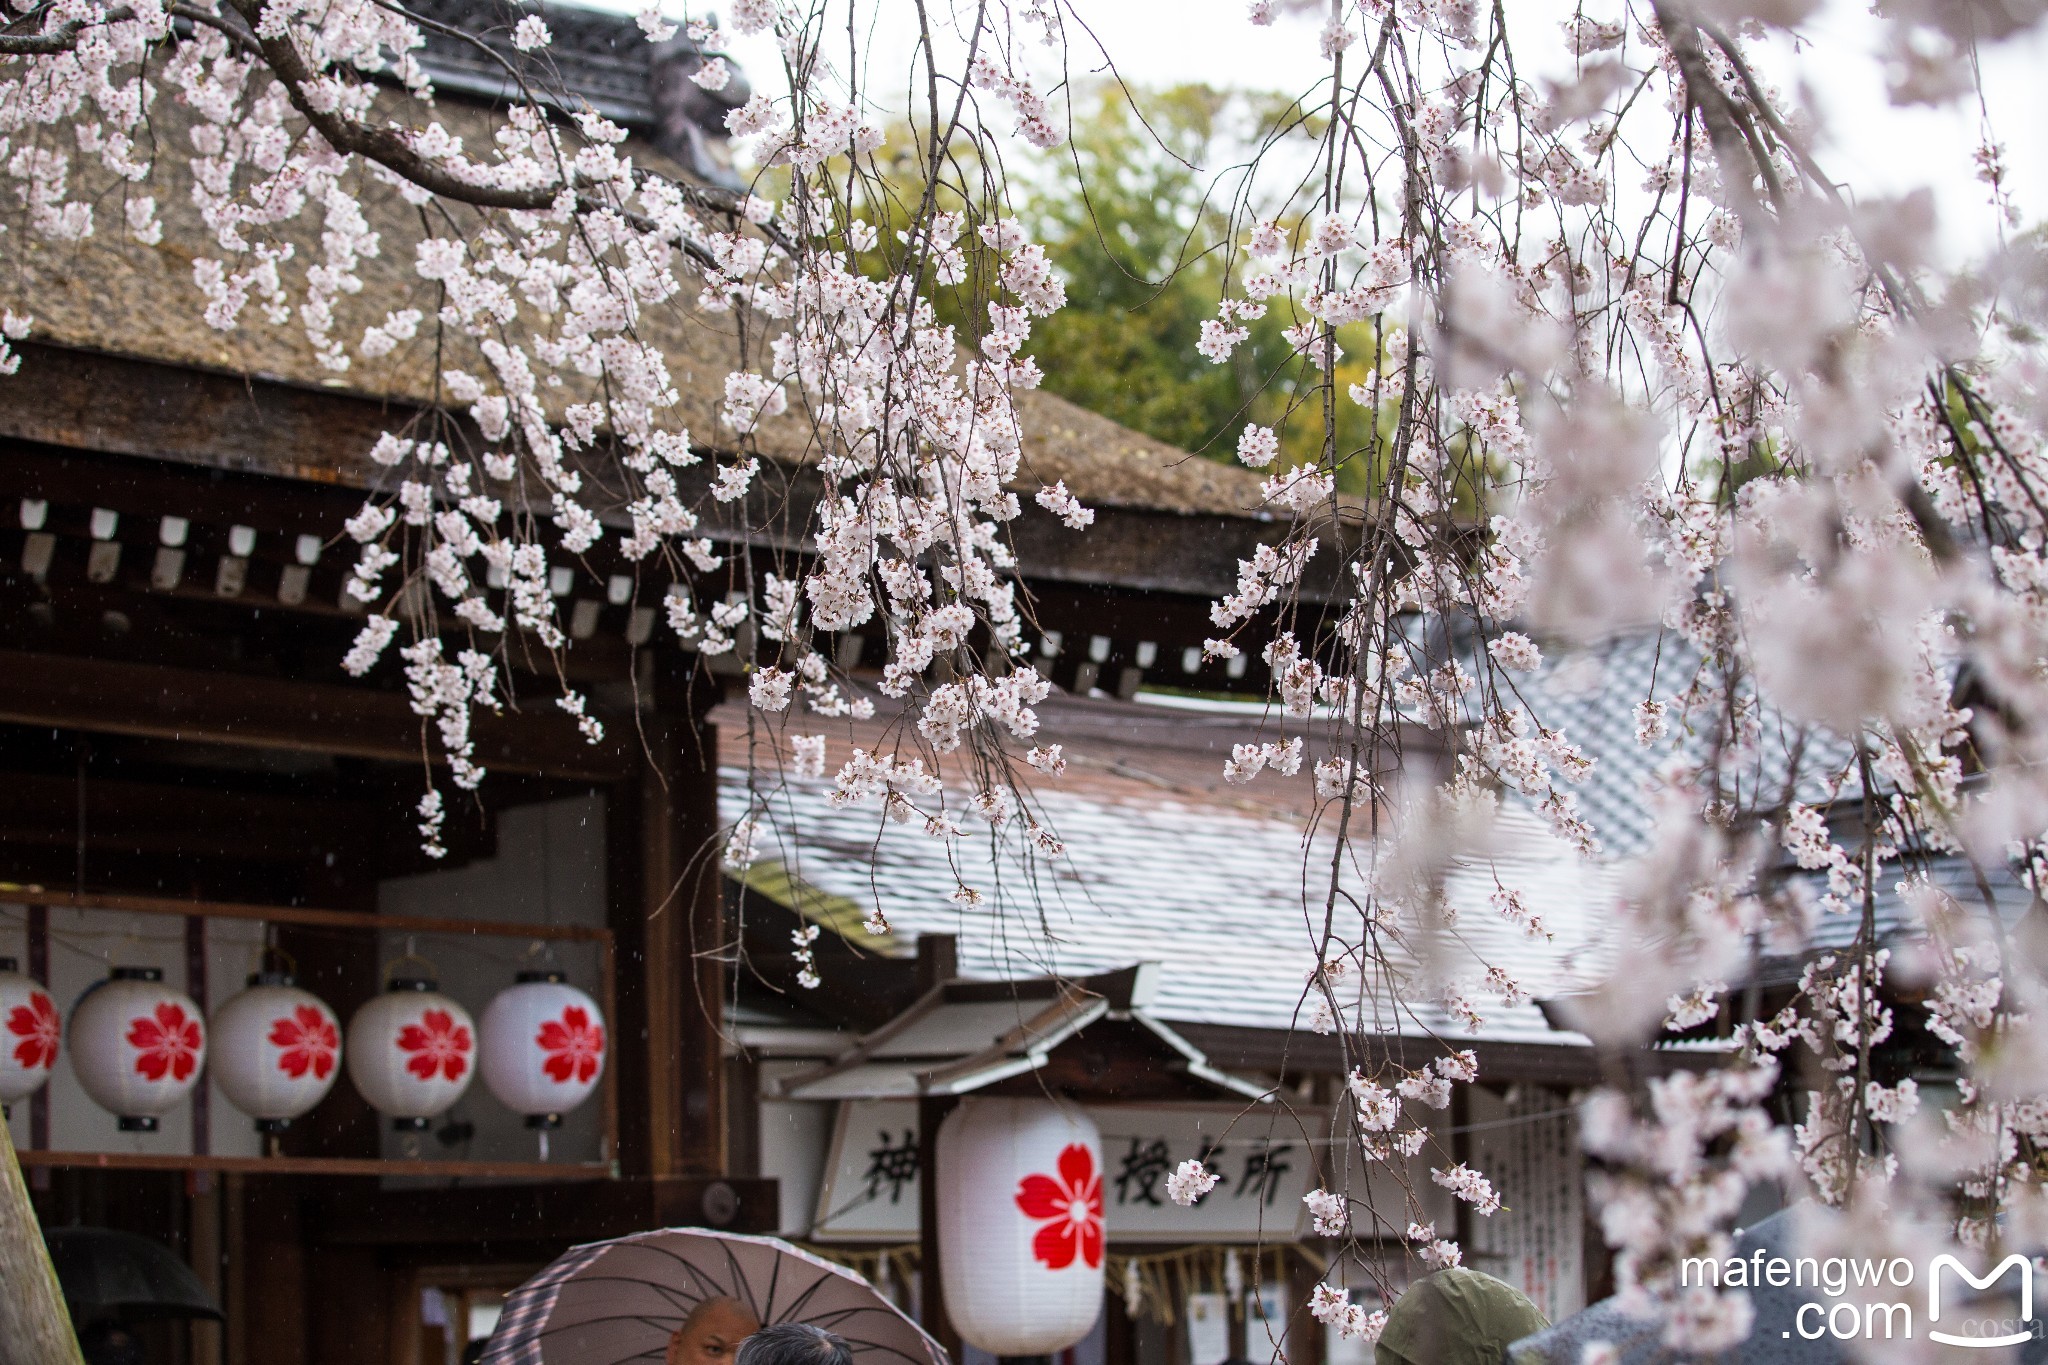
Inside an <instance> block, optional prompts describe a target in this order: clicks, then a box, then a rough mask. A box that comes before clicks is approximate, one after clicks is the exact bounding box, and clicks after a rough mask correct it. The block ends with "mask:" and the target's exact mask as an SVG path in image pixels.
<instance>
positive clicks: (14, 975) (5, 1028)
mask: <svg viewBox="0 0 2048 1365" xmlns="http://www.w3.org/2000/svg"><path fill="white" fill-rule="evenodd" d="M63 1036H64V1024H63V1021H62V1020H60V1019H59V1018H58V1017H57V1003H56V1001H54V1000H52V999H50V993H49V992H48V991H46V990H44V989H43V988H42V986H40V985H39V984H37V983H36V981H35V980H34V979H32V978H30V977H26V976H23V975H22V974H21V973H20V972H18V971H16V970H15V962H14V959H13V958H11V957H0V1104H12V1103H14V1102H15V1101H16V1100H19V1099H25V1098H27V1097H28V1096H30V1095H33V1094H34V1093H35V1092H36V1091H38V1090H40V1089H42V1086H43V1082H44V1081H47V1080H49V1079H50V1073H51V1072H52V1071H54V1070H55V1069H56V1067H57V1049H58V1040H59V1039H61V1038H62V1037H63Z"/></svg>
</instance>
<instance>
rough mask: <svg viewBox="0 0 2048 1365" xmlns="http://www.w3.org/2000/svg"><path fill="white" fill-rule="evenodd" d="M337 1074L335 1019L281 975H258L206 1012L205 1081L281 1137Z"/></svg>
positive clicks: (338, 1043) (338, 1023) (321, 1096)
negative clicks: (209, 1024) (209, 1030)
mask: <svg viewBox="0 0 2048 1365" xmlns="http://www.w3.org/2000/svg"><path fill="white" fill-rule="evenodd" d="M340 1074H341V1021H340V1020H338V1019H336V1018H335V1016H334V1011H333V1010H331V1009H329V1008H327V1005H326V1003H325V1002H324V1001H322V1000H321V999H320V998H319V997H318V996H316V995H314V994H312V993H311V992H309V991H302V990H300V989H299V988H298V983H297V982H295V981H294V980H293V979H292V977H291V975H290V974H289V973H286V972H258V973H257V974H256V975H254V976H252V977H250V978H249V989H247V990H245V991H243V992H242V993H241V994H240V995H238V996H236V997H235V998H234V999H232V1000H230V1001H228V1002H227V1003H226V1004H225V1005H222V1006H221V1007H220V1008H219V1009H217V1010H215V1011H214V1012H213V1080H214V1084H216V1085H218V1086H219V1087H220V1092H221V1094H223V1095H225V1096H227V1100H228V1103H229V1104H232V1105H233V1106H235V1108H237V1109H239V1110H241V1111H242V1112H243V1113H245V1114H247V1115H249V1116H250V1117H251V1118H253V1119H255V1120H256V1131H257V1132H259V1133H281V1132H283V1131H284V1130H285V1128H286V1127H287V1126H289V1125H290V1123H291V1121H292V1120H293V1119H295V1118H297V1117H298V1116H299V1115H301V1114H303V1113H305V1112H306V1111H307V1110H309V1109H311V1108H312V1107H313V1106H314V1105H316V1104H318V1103H320V1101H321V1100H323V1099H325V1098H326V1097H327V1092H328V1091H329V1090H332V1089H333V1088H334V1081H335V1078H336V1077H337V1076H339V1075H340Z"/></svg>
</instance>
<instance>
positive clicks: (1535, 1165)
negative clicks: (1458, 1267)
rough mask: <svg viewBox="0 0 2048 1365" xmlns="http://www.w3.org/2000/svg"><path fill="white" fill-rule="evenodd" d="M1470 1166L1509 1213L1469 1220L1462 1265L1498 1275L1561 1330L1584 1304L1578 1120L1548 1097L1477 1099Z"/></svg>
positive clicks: (1481, 1094) (1512, 1094)
mask: <svg viewBox="0 0 2048 1365" xmlns="http://www.w3.org/2000/svg"><path fill="white" fill-rule="evenodd" d="M1472 1096H1473V1099H1472V1105H1471V1109H1470V1113H1471V1115H1472V1125H1473V1132H1472V1138H1471V1143H1472V1164H1473V1165H1475V1166H1477V1167H1478V1168H1479V1169H1480V1170H1482V1171H1484V1172H1486V1174H1487V1177H1488V1178H1489V1179H1491V1180H1492V1181H1493V1184H1494V1188H1495V1189H1498V1190H1500V1191H1502V1192H1503V1198H1504V1199H1505V1200H1506V1207H1504V1208H1502V1209H1501V1211H1500V1212H1499V1213H1496V1214H1494V1215H1493V1217H1491V1218H1475V1219H1473V1220H1472V1224H1473V1228H1472V1246H1471V1247H1469V1248H1468V1249H1467V1251H1466V1255H1465V1263H1466V1264H1467V1265H1471V1266H1474V1267H1476V1268H1477V1269H1480V1270H1484V1271H1487V1272H1488V1273H1490V1274H1494V1275H1498V1276H1500V1278H1502V1279H1504V1280H1506V1281H1507V1282H1508V1283H1509V1284H1511V1285H1514V1286H1515V1287H1517V1288H1518V1289H1520V1290H1521V1291H1522V1292H1523V1293H1524V1294H1527V1295H1528V1296H1529V1298H1530V1299H1531V1300H1532V1301H1533V1302H1534V1303H1535V1305H1536V1306H1537V1307H1538V1308H1539V1309H1541V1310H1543V1314H1544V1316H1545V1317H1547V1318H1549V1319H1550V1320H1551V1321H1552V1322H1558V1321H1560V1320H1562V1319H1564V1318H1567V1317H1569V1316H1571V1315H1572V1314H1573V1313H1576V1312H1578V1311H1579V1309H1581V1308H1583V1307H1584V1306H1585V1303H1586V1295H1585V1280H1584V1271H1583V1257H1584V1236H1585V1226H1586V1206H1585V1197H1584V1190H1583V1184H1582V1182H1583V1180H1584V1174H1583V1171H1584V1162H1585V1156H1584V1154H1583V1152H1582V1151H1581V1149H1580V1147H1579V1132H1578V1121H1577V1116H1576V1114H1575V1112H1574V1110H1573V1108H1572V1106H1571V1105H1570V1104H1568V1103H1567V1102H1565V1101H1564V1100H1562V1099H1561V1098H1560V1097H1558V1096H1557V1095H1556V1094H1554V1093H1552V1092H1551V1091H1548V1090H1540V1089H1537V1088H1535V1087H1533V1086H1532V1087H1528V1088H1526V1089H1518V1090H1511V1091H1509V1092H1508V1096H1507V1098H1505V1099H1496V1098H1494V1097H1493V1096H1492V1095H1490V1094H1488V1093H1487V1092H1486V1091H1484V1090H1480V1089H1478V1088H1476V1087H1475V1088H1474V1090H1473V1092H1472Z"/></svg>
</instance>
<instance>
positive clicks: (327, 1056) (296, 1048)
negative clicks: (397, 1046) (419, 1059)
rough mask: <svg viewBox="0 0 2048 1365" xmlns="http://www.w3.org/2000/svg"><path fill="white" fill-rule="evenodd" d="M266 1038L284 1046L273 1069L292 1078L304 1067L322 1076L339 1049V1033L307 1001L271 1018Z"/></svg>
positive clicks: (318, 1076)
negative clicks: (283, 1015)
mask: <svg viewBox="0 0 2048 1365" xmlns="http://www.w3.org/2000/svg"><path fill="white" fill-rule="evenodd" d="M270 1041H271V1042H272V1043H274V1044H276V1045H277V1046H278V1047H281V1048H283V1049H284V1051H283V1052H281V1053H280V1054H278V1058H277V1069H278V1070H279V1071H282V1072H283V1073H284V1074H285V1075H287V1076H289V1077H291V1078H292V1079H293V1080H295V1081H296V1080H298V1079H299V1078H300V1077H302V1076H304V1075H305V1074H306V1073H307V1072H308V1071H310V1072H312V1073H313V1075H314V1077H315V1079H318V1080H323V1081H324V1080H326V1079H327V1075H328V1073H329V1072H331V1071H333V1070H334V1056H335V1053H336V1052H338V1051H340V1049H341V1034H340V1033H339V1032H338V1031H337V1030H336V1029H335V1027H334V1025H333V1023H332V1022H330V1021H329V1020H328V1018H327V1016H326V1015H324V1014H322V1013H321V1012H320V1011H319V1010H316V1009H314V1008H313V1007H312V1006H311V1005H300V1006H298V1007H297V1008H295V1009H294V1010H293V1011H292V1012H291V1015H290V1016H289V1017H288V1018H283V1019H278V1020H275V1021H273V1022H272V1023H271V1025H270ZM457 1074H460V1073H457Z"/></svg>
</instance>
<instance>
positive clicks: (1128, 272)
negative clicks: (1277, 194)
mask: <svg viewBox="0 0 2048 1365" xmlns="http://www.w3.org/2000/svg"><path fill="white" fill-rule="evenodd" d="M1290 127H1291V128H1293V129H1294V130H1295V135H1296V136H1302V137H1313V136H1314V134H1315V131H1316V130H1315V129H1314V128H1313V126H1311V125H1309V124H1307V123H1305V122H1303V121H1301V120H1300V119H1299V118H1298V116H1297V115H1296V113H1295V111H1294V110H1293V109H1292V108H1291V107H1290V106H1288V105H1287V104H1286V103H1285V102H1284V101H1279V100H1275V99H1273V98H1271V97H1265V98H1262V97H1257V96H1251V95H1245V94H1241V93H1231V92H1224V91H1218V90H1213V89H1210V88H1209V87H1207V86H1199V85H1188V86H1178V87H1175V88H1173V89H1170V90H1165V91H1158V92H1138V93H1136V94H1135V96H1134V95H1133V93H1132V92H1129V91H1127V90H1125V89H1124V88H1123V87H1120V86H1106V87H1104V88H1103V89H1102V90H1101V91H1100V93H1099V95H1098V97H1097V98H1096V100H1095V102H1094V104H1093V105H1092V107H1089V108H1087V112H1086V113H1085V115H1083V116H1081V117H1079V118H1078V119H1077V122H1076V126H1075V128H1074V134H1073V139H1072V141H1071V143H1070V144H1069V146H1068V147H1067V148H1063V149H1062V152H1063V153H1065V154H1066V156H1067V160H1066V163H1065V165H1064V166H1062V167H1060V168H1058V170H1057V172H1055V173H1048V174H1047V175H1046V176H1044V177H1043V178H1042V179H1041V180H1040V181H1039V183H1038V186H1037V189H1036V192H1035V194H1034V195H1033V197H1032V198H1031V199H1030V201H1029V202H1027V203H1026V204H1024V205H1022V206H1021V208H1022V211H1023V213H1024V216H1025V218H1026V219H1027V221H1028V222H1029V224H1030V227H1031V229H1032V234H1033V236H1034V237H1035V238H1036V239H1037V240H1039V241H1041V242H1043V243H1044V244H1045V246H1046V249H1047V251H1048V252H1049V253H1050V254H1051V256H1052V259H1053V263H1054V264H1055V265H1056V266H1057V267H1058V268H1059V270H1060V271H1061V273H1062V274H1063V275H1064V276H1065V277H1066V281H1067V307H1066V308H1064V309H1063V310H1061V311H1060V312H1059V313H1057V314H1055V315H1053V316H1052V317H1050V318H1048V319H1046V320H1045V321H1044V322H1042V323H1040V324H1039V327H1038V330H1037V331H1036V333H1035V334H1034V336H1033V339H1032V344H1031V347H1030V353H1031V354H1032V355H1033V356H1034V357H1035V358H1036V359H1037V361H1038V363H1039V366H1040V368H1041V369H1043V370H1044V371H1045V387H1046V388H1048V389H1050V390H1051V391H1053V392H1054V393H1057V394H1060V395H1061V396H1062V397H1065V398H1068V399H1071V400H1072V401H1074V402H1076V403H1079V404H1080V405H1081V406H1083V407H1086V408H1089V409H1092V410H1093V411H1096V412H1099V413H1102V414H1103V415H1105V416H1107V417H1113V418H1115V419H1116V420H1117V421H1119V422H1122V423H1124V424H1125V425H1126V426H1131V427H1135V428H1137V429H1138V430H1140V431H1143V432H1146V433H1148V434H1150V435H1152V436H1156V437H1158V438H1159V439H1160V440H1162V441H1167V442H1170V443H1172V444H1174V445H1177V446H1179V447H1181V448H1182V449H1184V450H1191V451H1195V452H1197V453H1198V454H1201V455H1204V456H1206V457H1208V458H1211V459H1217V460H1223V461H1232V460H1235V458H1236V450H1237V438H1238V435H1239V433H1240V432H1242V431H1243V429H1244V427H1245V425H1246V423H1248V422H1256V423H1258V424H1260V425H1261V426H1268V427H1273V428H1275V429H1277V430H1278V431H1279V432H1280V434H1281V456H1280V459H1279V461H1278V465H1277V466H1276V467H1283V466H1287V465H1292V464H1300V463H1305V462H1310V461H1316V462H1324V461H1326V460H1327V459H1328V458H1329V456H1328V455H1326V451H1325V448H1324V432H1323V416H1322V405H1323V400H1324V389H1325V386H1324V383H1323V375H1322V373H1321V371H1320V370H1318V369H1317V368H1316V367H1314V366H1313V365H1310V364H1309V363H1308V362H1307V361H1306V360H1304V359H1303V358H1301V357H1299V356H1297V355H1296V354H1295V350H1294V347H1293V346H1292V345H1291V344H1290V343H1289V342H1288V341H1287V339H1286V337H1285V336H1284V335H1283V334H1284V332H1285V330H1286V329H1287V328H1288V327H1289V326H1290V325H1291V324H1292V323H1294V322H1295V321H1296V319H1295V318H1294V317H1292V316H1291V315H1290V314H1288V313H1287V312H1286V311H1285V309H1284V303H1283V302H1282V301H1280V300H1276V301H1275V304H1276V306H1275V307H1273V308H1271V309H1269V310H1268V311H1267V313H1266V315H1265V316H1264V317H1262V318H1259V319H1256V320H1254V321H1250V322H1248V323H1247V324H1245V325H1247V326H1248V327H1249V328H1250V329H1251V333H1252V337H1251V341H1250V343H1249V344H1248V345H1246V346H1243V347H1240V348H1239V349H1238V351H1237V353H1236V354H1235V355H1234V356H1233V358H1232V359H1231V361H1230V362H1229V363H1227V364H1224V365H1216V364H1212V363H1211V362H1209V361H1208V360H1205V359H1204V358H1203V357H1202V356H1201V355H1200V354H1199V353H1198V352H1197V351H1196V349H1195V343H1196V340H1197V339H1198V338H1199V336H1200V335H1201V327H1202V322H1203V321H1204V320H1205V319H1206V318H1210V317H1213V316H1214V315H1215V302H1214V301H1215V300H1216V299H1217V298H1218V297H1220V296H1221V295H1222V293H1224V292H1225V285H1226V283H1227V282H1229V281H1228V279H1227V277H1229V276H1233V275H1239V274H1241V273H1242V272H1243V271H1244V269H1245V268H1246V265H1247V262H1246V260H1245V257H1244V255H1243V252H1242V250H1241V249H1239V246H1238V243H1239V242H1240V241H1241V239H1242V237H1243V235H1244V230H1245V228H1246V227H1247V226H1248V225H1249V223H1250V221H1251V219H1253V218H1255V217H1259V216H1273V217H1277V218H1279V219H1280V220H1281V221H1282V222H1283V223H1287V222H1289V221H1290V215H1289V214H1288V213H1287V212H1286V211H1285V209H1284V207H1283V208H1280V209H1278V210H1276V209H1275V207H1274V206H1273V205H1270V204H1268V205H1264V206H1249V207H1248V206H1245V205H1243V204H1241V203H1233V202H1232V201H1231V199H1230V197H1229V196H1230V194H1231V193H1232V192H1234V191H1235V190H1236V188H1237V182H1236V179H1235V177H1234V176H1233V175H1232V173H1231V170H1230V163H1232V162H1238V161H1242V160H1243V159H1245V157H1246V156H1247V155H1248V154H1249V152H1250V150H1251V148H1252V147H1253V145H1254V143H1255V141H1256V140H1257V139H1258V138H1260V137H1261V136H1262V135H1263V134H1264V133H1265V132H1266V130H1269V129H1273V128H1290ZM1339 344H1340V346H1341V347H1342V349H1343V351H1344V352H1345V354H1344V356H1343V357H1342V358H1341V359H1340V362H1339V364H1338V367H1337V374H1336V386H1335V391H1336V400H1337V401H1336V410H1337V414H1338V426H1337V449H1336V450H1335V452H1334V458H1335V460H1336V461H1337V467H1338V477H1339V487H1340V488H1342V489H1344V490H1345V491H1347V492H1354V493H1365V492H1369V491H1370V488H1371V477H1370V470H1371V469H1372V468H1373V467H1374V466H1376V465H1377V464H1378V463H1379V461H1378V458H1377V454H1378V451H1379V448H1380V445H1381V441H1380V438H1379V434H1378V433H1376V432H1375V431H1374V430H1373V426H1374V424H1373V423H1372V422H1371V421H1370V420H1369V417H1368V415H1367V413H1366V410H1365V409H1364V408H1362V407H1360V406H1359V405H1358V404H1356V403H1354V402H1352V401H1351V400H1350V398H1349V397H1348V396H1347V390H1348V389H1349V387H1350V386H1351V385H1352V384H1356V383H1363V382H1366V381H1367V380H1368V379H1369V377H1370V372H1371V367H1372V365H1373V363H1374V360H1375V352H1376V348H1375V345H1374V332H1373V329H1372V328H1371V327H1370V325H1368V324H1360V325H1357V326H1354V327H1351V328H1347V329H1346V330H1345V333H1344V334H1343V335H1341V336H1340V338H1339ZM1391 416H1392V414H1391V413H1389V414H1387V418H1388V419H1389V420H1386V421H1384V422H1383V423H1382V425H1383V426H1384V427H1386V428H1387V429H1389V430H1390V429H1391V426H1392V423H1391V420H1390V419H1391Z"/></svg>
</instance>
